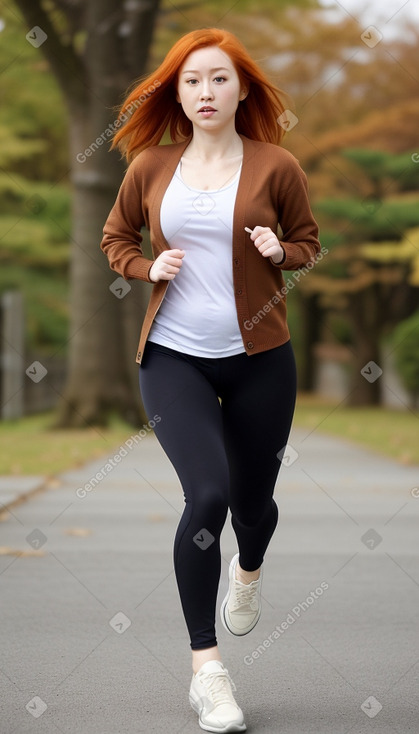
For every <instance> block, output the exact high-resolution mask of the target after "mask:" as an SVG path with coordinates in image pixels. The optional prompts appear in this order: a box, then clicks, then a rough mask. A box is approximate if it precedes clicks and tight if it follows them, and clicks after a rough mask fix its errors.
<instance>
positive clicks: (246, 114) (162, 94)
mask: <svg viewBox="0 0 419 734" xmlns="http://www.w3.org/2000/svg"><path fill="white" fill-rule="evenodd" d="M206 46H218V48H220V49H221V50H222V51H224V52H225V53H226V54H228V56H229V57H230V59H231V60H232V62H233V64H234V66H235V69H236V71H237V74H238V77H239V79H240V83H241V85H243V86H244V87H245V88H246V89H248V94H247V97H246V99H244V100H243V101H242V102H240V104H239V106H238V108H237V112H236V130H237V132H238V133H240V134H242V135H245V136H246V137H248V138H252V139H253V140H261V141H265V142H268V143H275V144H276V145H279V144H280V142H281V139H282V136H283V134H284V128H283V127H281V125H279V124H278V122H277V118H278V117H279V115H281V114H282V113H283V112H284V109H285V107H284V104H283V103H282V101H281V95H282V94H283V92H282V91H281V90H280V89H278V88H277V87H275V86H274V85H273V84H272V83H271V82H270V81H269V79H268V78H267V76H266V75H265V73H264V72H263V71H262V70H261V69H260V68H259V66H258V65H257V64H256V62H255V61H253V59H252V58H251V56H250V55H249V53H248V51H247V50H246V48H245V47H244V46H243V44H242V43H241V42H240V41H239V39H238V38H237V37H236V36H235V35H233V33H230V32H229V31H225V30H222V29H219V28H203V29H201V30H196V31H192V32H191V33H187V34H186V35H184V36H182V37H181V38H180V39H179V40H178V41H177V42H176V43H175V44H174V46H172V48H171V49H170V51H169V52H168V54H167V55H166V57H165V59H164V61H163V62H162V63H161V64H160V66H159V68H158V69H156V71H155V72H153V73H152V74H150V75H149V76H147V78H145V79H142V80H141V81H140V82H139V83H136V84H135V86H134V88H133V90H132V91H131V93H130V94H129V95H128V97H127V98H126V100H125V101H124V102H123V104H122V106H121V108H120V110H119V115H118V130H117V132H116V133H115V135H114V136H113V140H112V146H111V147H112V148H115V147H118V148H119V149H120V150H121V152H122V153H123V154H124V156H125V157H126V159H127V161H128V162H130V161H132V159H133V158H135V156H136V155H138V153H140V152H141V151H142V150H144V148H148V147H150V146H152V145H158V143H160V141H161V139H162V137H163V134H164V133H165V131H166V130H167V128H169V132H170V138H171V140H172V142H181V141H182V140H187V139H188V138H191V137H192V123H191V121H190V120H189V119H188V118H187V117H186V115H185V113H184V112H183V109H182V106H181V105H180V104H178V102H177V101H176V93H177V82H178V76H179V71H180V68H181V67H182V65H183V63H184V61H185V59H186V58H187V56H189V54H190V53H192V51H196V50H197V49H199V48H205V47H206Z"/></svg>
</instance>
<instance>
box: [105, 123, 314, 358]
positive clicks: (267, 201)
mask: <svg viewBox="0 0 419 734" xmlns="http://www.w3.org/2000/svg"><path fill="white" fill-rule="evenodd" d="M240 137H241V138H242V141H243V165H242V171H241V174H240V180H239V186H238V191H237V198H236V204H235V208H234V220H233V247H232V268H233V283H234V296H235V300H236V307H237V318H238V323H239V327H240V331H241V333H242V337H243V345H244V348H245V350H246V352H247V354H248V355H252V354H256V353H257V352H263V351H266V350H267V349H272V348H273V347H276V346H279V345H281V344H284V343H285V342H286V341H288V339H289V338H290V334H289V331H288V325H287V321H286V288H285V287H284V279H283V276H282V271H283V270H298V269H299V268H302V267H304V266H305V265H307V263H309V262H312V261H314V259H315V256H316V254H317V253H318V252H319V250H320V243H319V240H318V228H317V224H316V222H315V220H314V218H313V215H312V212H311V209H310V204H309V200H308V194H307V179H306V176H305V174H304V172H303V171H302V169H301V168H300V166H299V164H298V161H297V160H296V158H294V156H293V155H292V154H291V153H289V152H288V151H287V150H285V149H284V148H281V147H279V146H276V145H272V144H270V143H262V142H259V141H255V140H250V138H246V137H245V136H243V135H241V136H240ZM187 145H188V141H185V142H182V143H176V144H172V145H158V146H154V147H152V148H147V149H146V150H144V151H143V152H142V153H140V154H139V155H138V156H137V157H136V158H135V159H134V160H133V162H132V163H131V165H130V166H129V168H128V170H127V172H126V174H125V178H124V180H123V182H122V185H121V187H120V190H119V193H118V196H117V199H116V201H115V204H114V206H113V208H112V210H111V212H110V214H109V216H108V219H107V221H106V223H105V226H104V228H103V233H104V236H103V240H102V242H101V248H102V250H103V251H104V252H105V254H106V255H107V257H108V260H109V264H110V267H111V268H112V269H113V270H116V272H117V273H119V274H120V275H122V276H123V277H124V278H125V279H126V280H128V279H129V278H139V279H140V280H145V281H147V282H149V283H150V282H152V281H150V278H149V271H150V268H151V266H152V265H153V262H154V261H153V260H149V259H147V258H145V257H144V256H143V253H142V249H141V242H142V236H141V234H140V230H141V229H142V227H144V226H145V227H147V229H148V230H149V231H150V240H151V246H152V250H153V255H154V257H155V258H157V256H158V255H159V254H160V253H161V252H162V251H163V250H165V249H169V247H170V246H169V244H168V242H167V241H166V240H165V238H164V236H163V233H162V230H161V227H160V206H161V202H162V199H163V196H164V193H165V191H166V189H167V187H168V185H169V183H170V181H171V179H172V176H173V174H174V172H175V170H176V167H177V164H178V163H179V159H180V157H181V156H182V154H183V151H184V150H185V148H186V146H187ZM209 196H210V194H209ZM197 198H198V194H197ZM257 225H261V226H262V227H270V228H271V229H272V230H273V231H274V232H277V231H278V225H279V226H280V229H281V230H282V233H281V234H279V238H280V242H281V245H282V246H283V248H284V250H285V254H286V257H285V260H284V261H283V262H282V263H280V264H275V263H274V262H273V260H272V259H271V258H265V257H263V256H262V255H261V254H260V252H259V251H258V250H257V248H256V247H255V245H254V243H253V242H252V240H251V239H250V237H249V234H248V233H247V232H245V230H244V228H245V227H249V228H250V229H253V228H254V227H256V226H257ZM216 246H217V243H216V242H214V247H216ZM169 283H170V281H168V280H166V281H159V282H158V283H155V284H154V287H153V289H152V292H151V296H150V300H149V304H148V308H147V311H146V315H145V318H144V322H143V325H142V329H141V335H140V342H139V345H138V350H137V357H136V361H137V362H138V364H141V360H142V357H143V354H144V348H145V344H146V341H147V336H148V333H149V331H150V328H151V325H152V323H153V320H154V317H155V315H156V313H157V311H158V309H159V307H160V304H161V303H162V301H163V298H164V295H165V293H166V289H167V287H168V285H169ZM281 289H282V292H281Z"/></svg>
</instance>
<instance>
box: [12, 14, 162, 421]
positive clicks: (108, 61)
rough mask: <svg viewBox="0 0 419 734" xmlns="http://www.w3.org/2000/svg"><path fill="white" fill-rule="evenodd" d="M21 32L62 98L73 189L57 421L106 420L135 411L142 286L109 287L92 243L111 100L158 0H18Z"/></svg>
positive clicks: (105, 188)
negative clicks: (125, 291)
mask: <svg viewBox="0 0 419 734" xmlns="http://www.w3.org/2000/svg"><path fill="white" fill-rule="evenodd" d="M16 4H17V6H18V7H19V9H20V11H21V13H22V16H23V18H24V20H25V23H26V25H27V27H28V29H29V31H28V36H27V39H28V41H29V42H30V43H32V45H33V46H34V47H35V48H37V49H39V51H38V53H42V54H44V56H45V58H46V59H47V60H48V63H49V65H50V68H51V70H52V72H53V73H54V75H55V77H56V79H57V80H58V83H59V86H60V88H61V90H62V93H63V97H64V99H65V102H66V105H67V109H68V116H69V128H70V167H71V173H70V175H71V181H72V186H73V207H72V209H73V217H72V221H73V225H72V232H71V241H72V256H71V322H70V330H69V341H70V349H69V365H68V382H67V386H66V390H65V394H64V396H63V401H62V404H61V415H60V422H61V423H62V424H65V425H75V426H79V425H80V426H84V425H86V424H91V423H95V424H99V423H104V422H105V421H106V419H107V415H108V413H109V412H110V411H112V410H114V411H116V412H118V413H120V414H122V415H123V416H124V417H125V418H126V419H127V420H129V421H131V422H133V423H134V422H137V421H138V419H139V417H140V418H141V413H140V409H141V404H140V398H139V395H138V388H137V389H135V390H134V389H133V388H134V384H135V385H136V381H137V370H136V368H135V360H134V353H135V348H136V344H135V340H136V338H137V336H138V325H139V321H140V319H141V314H142V312H143V310H144V298H145V289H136V288H135V286H136V285H138V284H133V287H132V291H131V292H130V294H129V296H130V297H125V298H122V297H121V293H120V292H119V291H118V290H117V288H114V289H113V291H111V290H109V286H111V285H112V283H113V282H115V273H112V272H111V271H110V270H109V268H108V265H107V262H106V260H105V258H104V257H103V253H102V252H101V251H100V249H99V242H100V238H101V232H102V227H103V224H104V222H105V220H106V217H107V215H108V213H109V210H110V208H111V207H112V205H113V202H114V200H115V196H116V194H117V191H118V186H119V184H120V182H121V179H122V175H123V172H124V164H123V163H122V161H121V160H120V157H119V155H118V154H117V153H113V154H110V153H109V141H110V131H111V130H112V125H113V124H114V122H115V117H116V112H115V106H116V105H117V104H118V103H119V102H120V101H121V98H122V95H123V93H124V92H125V90H126V89H127V87H128V86H129V85H130V84H131V83H132V82H133V80H134V79H137V78H138V77H140V76H142V75H143V74H144V73H145V71H146V66H147V59H148V55H149V49H150V45H151V41H152V38H153V31H154V27H155V23H156V18H157V13H158V10H159V0H153V1H150V2H147V3H143V2H136V1H135V0H134V2H130V3H119V2H117V0H87V2H86V1H84V0H50V1H49V2H42V0H16Z"/></svg>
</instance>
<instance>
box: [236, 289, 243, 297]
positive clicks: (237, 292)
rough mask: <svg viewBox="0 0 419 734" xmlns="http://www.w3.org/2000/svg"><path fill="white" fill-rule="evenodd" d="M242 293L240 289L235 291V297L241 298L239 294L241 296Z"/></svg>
mask: <svg viewBox="0 0 419 734" xmlns="http://www.w3.org/2000/svg"><path fill="white" fill-rule="evenodd" d="M242 293H243V291H242V290H241V288H239V289H238V290H237V291H236V296H241V294H242Z"/></svg>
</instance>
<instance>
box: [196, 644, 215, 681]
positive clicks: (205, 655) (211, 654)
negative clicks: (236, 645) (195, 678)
mask: <svg viewBox="0 0 419 734" xmlns="http://www.w3.org/2000/svg"><path fill="white" fill-rule="evenodd" d="M209 660H219V661H220V662H222V660H221V655H220V651H219V649H218V647H217V646H215V647H208V648H205V650H192V670H193V672H194V675H196V673H197V672H198V670H199V669H200V668H202V666H203V665H204V664H205V663H207V662H208V661H209Z"/></svg>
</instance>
